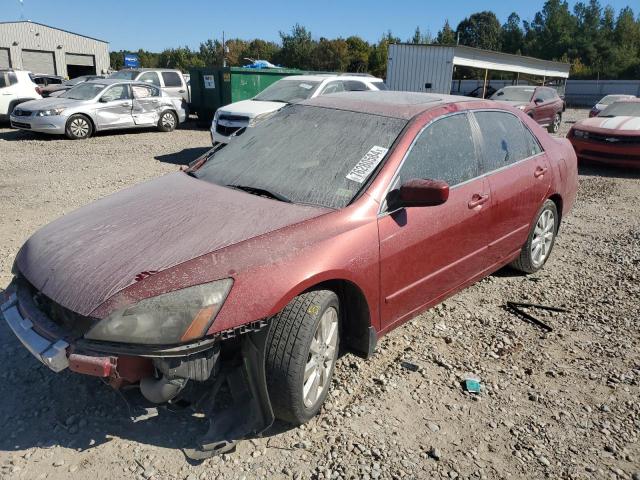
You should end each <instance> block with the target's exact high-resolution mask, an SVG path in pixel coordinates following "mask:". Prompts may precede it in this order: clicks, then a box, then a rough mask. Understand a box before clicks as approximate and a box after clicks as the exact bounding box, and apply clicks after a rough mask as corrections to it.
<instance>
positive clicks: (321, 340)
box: [265, 290, 340, 425]
mask: <svg viewBox="0 0 640 480" xmlns="http://www.w3.org/2000/svg"><path fill="white" fill-rule="evenodd" d="M339 327H340V304H339V301H338V297H337V295H336V294H335V293H333V292H331V291H329V290H317V291H313V292H308V293H304V294H302V295H300V296H298V297H296V298H295V299H293V300H292V301H291V303H289V304H288V305H287V306H286V307H285V308H284V310H283V311H282V312H280V313H279V314H278V315H276V317H274V318H273V320H272V324H271V328H270V331H269V337H268V339H267V351H266V359H265V367H266V378H267V388H268V391H269V398H270V399H271V405H272V407H273V412H274V414H275V415H276V417H278V418H279V419H281V420H284V421H286V422H289V423H292V424H296V425H298V424H301V423H305V422H307V421H308V420H310V419H311V418H312V417H313V416H315V415H316V414H317V413H318V411H319V410H320V407H321V406H322V404H323V402H324V400H325V398H326V397H327V393H328V392H329V386H330V385H331V378H332V376H333V370H334V368H335V364H336V360H337V358H338V347H339V344H340V338H339V330H340V328H339Z"/></svg>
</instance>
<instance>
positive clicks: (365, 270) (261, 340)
mask: <svg viewBox="0 0 640 480" xmlns="http://www.w3.org/2000/svg"><path fill="white" fill-rule="evenodd" d="M576 188H577V165H576V157H575V153H574V151H573V149H572V148H571V145H570V144H569V142H568V141H567V140H566V139H553V138H551V137H550V136H549V135H548V134H547V133H546V132H544V131H543V130H542V129H541V128H540V127H539V126H538V125H537V124H536V123H535V122H534V121H533V120H532V119H531V118H529V117H528V116H527V115H525V114H524V113H522V112H521V111H518V110H515V109H512V108H510V107H505V106H501V105H500V104H498V103H496V102H491V101H487V100H472V99H465V98H462V97H452V96H445V95H442V96H441V95H432V94H421V93H400V92H384V91H383V92H351V93H344V94H337V95H329V96H322V97H318V98H315V99H313V100H308V101H305V102H302V103H300V104H295V105H290V106H288V107H286V108H284V109H282V110H281V111H280V112H278V113H277V114H275V115H274V116H273V117H271V118H269V119H267V120H265V121H264V122H261V123H260V124H259V125H256V126H255V128H252V129H250V130H247V132H246V133H244V134H243V135H242V136H239V137H238V138H237V139H236V141H235V142H233V143H231V144H229V145H228V146H226V147H225V148H223V149H219V150H216V149H213V150H211V151H210V152H208V153H207V154H205V155H204V156H203V157H201V158H200V159H199V160H197V161H196V162H194V164H192V166H191V167H190V168H188V169H187V170H186V171H182V172H176V173H173V174H169V175H166V176H163V177H161V178H158V179H155V180H152V181H149V182H146V183H143V184H141V185H137V186H134V187H131V188H128V189H126V190H124V191H121V192H119V193H116V194H113V195H111V196H108V197H106V198H104V199H101V200H98V201H97V202H95V203H93V204H91V205H88V206H86V207H83V208H81V209H79V210H77V211H75V212H73V213H70V214H68V215H65V216H64V217H62V218H60V219H59V220H56V221H54V222H53V223H51V224H49V225H46V226H44V227H42V228H41V229H40V230H39V231H37V232H36V233H35V234H34V235H33V236H32V237H31V238H30V239H29V240H27V242H26V243H25V244H24V245H23V247H22V248H21V250H20V252H19V253H18V256H17V258H16V261H15V264H14V274H15V279H14V281H13V283H12V284H11V286H10V288H9V289H8V292H9V293H8V299H7V301H6V303H4V305H3V306H2V310H3V312H4V317H5V319H6V321H7V322H8V324H9V326H10V327H11V328H12V330H13V331H14V332H15V334H16V335H17V336H18V338H19V339H20V340H21V341H22V343H24V345H25V346H26V347H27V348H28V349H29V350H30V351H31V352H32V353H33V354H34V355H35V356H36V357H37V358H38V359H39V360H41V361H42V362H43V363H45V364H46V365H48V366H49V367H50V368H51V369H53V370H54V371H60V370H63V369H65V368H67V367H68V368H69V369H70V370H72V371H76V372H79V373H84V374H89V375H97V376H101V377H105V378H107V379H108V380H109V381H110V382H111V383H112V384H113V385H114V386H119V385H121V384H123V383H136V382H140V388H141V391H142V393H143V395H144V396H145V397H146V398H148V399H149V400H151V401H153V402H166V401H170V400H172V399H175V398H176V396H178V395H182V394H184V392H186V391H187V389H185V386H186V385H187V383H190V384H192V385H202V386H204V387H206V388H205V389H206V390H207V391H208V393H210V395H211V398H215V393H212V392H217V391H218V389H219V388H220V386H221V385H222V384H224V383H225V382H226V383H227V384H228V385H229V386H230V390H231V393H232V395H233V397H234V399H235V400H234V402H233V404H232V406H231V407H230V408H229V409H228V410H227V411H226V412H225V413H224V414H216V415H215V418H216V420H215V421H213V422H212V427H211V430H210V431H209V433H208V434H207V437H206V439H205V440H204V441H203V445H204V446H205V447H201V448H200V449H197V450H196V451H192V452H190V455H192V456H193V458H201V457H202V456H207V455H210V454H211V453H212V452H215V453H219V452H222V451H226V450H228V449H229V448H231V446H232V442H230V440H231V439H238V438H242V437H244V436H246V435H249V434H255V433H256V432H260V431H262V430H264V429H265V428H267V427H268V426H269V425H270V424H271V422H272V421H273V419H274V415H275V416H276V417H278V418H280V419H282V420H285V421H288V422H291V423H294V424H299V423H302V422H306V421H307V420H309V419H310V418H311V417H313V416H314V415H315V414H316V413H317V412H318V410H319V409H320V407H321V405H322V403H323V401H324V399H325V397H326V395H327V392H328V389H329V386H330V384H331V377H332V373H333V369H334V366H335V362H336V359H337V356H338V352H339V351H351V352H354V353H356V354H359V355H362V356H364V357H368V356H369V355H371V354H372V353H373V352H374V349H375V346H376V342H377V341H378V339H379V338H380V336H382V335H384V334H385V333H387V332H389V331H390V330H392V329H393V328H395V327H397V326H399V325H401V324H403V323H404V322H406V321H408V320H409V319H411V318H413V317H415V316H416V315H418V314H419V313H420V312H423V311H424V310H426V309H427V308H429V307H431V306H433V305H436V304H437V303H439V302H441V301H442V300H444V299H445V298H447V297H449V296H451V295H453V294H455V293H456V292H458V291H459V290H461V289H463V288H465V287H466V286H468V285H471V284H472V283H474V282H476V281H477V280H479V279H481V278H483V277H485V276H487V275H489V274H490V273H492V272H494V271H496V270H498V269H499V268H501V267H503V266H505V265H508V264H511V265H513V266H514V267H515V268H517V269H519V270H521V271H523V272H529V273H531V272H535V271H537V270H539V269H540V268H542V266H543V265H544V264H545V262H546V261H547V259H548V258H549V255H550V253H551V250H552V248H553V245H554V241H555V238H556V234H557V232H558V227H559V225H560V222H561V220H562V218H563V217H564V216H565V215H567V213H568V212H569V210H570V209H571V207H572V205H573V203H574V200H575V197H576ZM191 390H192V389H189V391H191ZM181 392H183V393H181Z"/></svg>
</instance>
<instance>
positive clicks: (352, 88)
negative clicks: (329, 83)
mask: <svg viewBox="0 0 640 480" xmlns="http://www.w3.org/2000/svg"><path fill="white" fill-rule="evenodd" d="M344 89H345V90H346V91H347V92H364V91H365V90H369V88H368V87H367V86H366V85H365V83H364V82H358V81H357V80H347V81H345V82H344Z"/></svg>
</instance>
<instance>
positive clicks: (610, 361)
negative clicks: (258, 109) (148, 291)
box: [0, 110, 640, 480]
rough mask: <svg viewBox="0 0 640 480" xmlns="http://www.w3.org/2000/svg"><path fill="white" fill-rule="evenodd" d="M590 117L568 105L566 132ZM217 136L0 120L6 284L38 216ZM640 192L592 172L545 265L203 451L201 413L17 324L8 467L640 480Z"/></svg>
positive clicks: (45, 471) (6, 351) (1, 260)
mask: <svg viewBox="0 0 640 480" xmlns="http://www.w3.org/2000/svg"><path fill="white" fill-rule="evenodd" d="M584 116H586V111H575V110H572V111H568V112H567V115H566V116H565V122H564V124H563V132H561V133H562V134H566V131H567V130H568V128H569V123H570V122H571V121H574V120H575V119H578V118H583V117H584ZM208 144H209V136H208V132H206V131H199V130H191V129H188V128H183V129H180V130H179V131H176V132H174V133H171V134H161V133H156V132H133V133H122V134H115V135H113V134H111V135H100V136H98V137H96V138H92V139H90V140H88V141H85V142H71V141H66V140H58V139H49V138H42V137H36V136H32V135H30V134H26V133H21V132H17V131H13V130H9V129H0V175H1V178H2V181H1V182H2V183H0V199H1V201H0V221H1V225H2V229H1V230H0V276H1V278H0V280H1V281H2V283H3V284H6V283H8V282H9V280H10V266H11V262H12V261H13V258H14V256H15V253H16V252H17V250H18V248H19V247H20V245H21V244H22V242H23V241H24V240H25V239H26V238H27V237H28V236H29V235H30V234H31V233H32V232H33V231H34V230H35V229H36V228H38V227H39V226H41V225H43V224H45V223H47V222H49V221H51V220H53V219H54V218H56V217H58V216H60V215H62V214H64V213H65V212H68V211H70V210H72V209H74V208H77V207H79V206H81V205H84V204H86V203H89V202H90V201H92V200H94V199H96V198H100V197H103V196H105V195H107V194H109V193H111V192H114V191H116V190H119V189H121V188H123V187H124V186H126V185H130V184H133V183H137V182H140V181H143V180H145V179H147V178H150V177H154V176H158V175H160V174H163V173H165V172H169V171H172V170H175V169H176V164H180V163H185V162H187V161H189V160H191V159H193V158H195V157H196V156H197V155H198V154H199V153H200V152H202V151H204V147H205V146H206V145H208ZM201 146H202V147H201ZM171 152H179V153H171ZM639 196H640V175H637V174H625V173H624V172H621V171H615V170H604V169H595V168H591V169H583V170H582V171H581V175H580V191H579V197H578V202H577V205H576V207H575V209H574V211H573V213H572V215H571V216H570V217H568V218H566V219H564V222H563V226H562V229H561V234H560V236H559V238H558V241H557V244H556V246H555V250H554V252H553V255H552V257H551V259H550V261H549V263H548V264H547V265H546V267H545V268H544V269H543V270H542V271H541V272H539V273H537V274H535V275H531V276H528V277H523V276H519V275H517V274H515V273H514V272H512V271H510V270H503V271H500V272H498V273H496V274H495V275H493V276H491V277H489V278H487V279H485V280H482V281H481V282H478V283H477V284H476V285H474V286H473V287H471V288H469V289H467V290H465V291H464V292H462V293H460V294H458V295H456V296H455V297H453V298H451V299H449V300H447V301H446V302H445V303H443V304H441V305H440V306H438V307H436V308H434V309H432V310H430V311H428V312H427V313H425V314H424V315H422V316H420V317H418V318H416V319H414V320H413V321H411V322H410V323H408V324H406V325H405V326H403V327H401V328H398V329H397V330H395V331H394V332H392V333H391V334H389V335H388V336H386V337H385V338H384V339H383V340H382V341H381V342H380V344H379V349H378V353H377V354H376V355H375V356H374V357H373V358H372V359H370V360H369V361H363V360H360V359H358V358H355V357H353V356H351V355H347V356H345V357H343V358H342V359H341V360H340V361H339V365H338V367H337V370H336V376H335V379H334V382H333V387H332V391H331V393H330V397H329V399H328V401H327V404H326V406H325V408H324V409H323V411H322V412H321V414H320V415H319V416H317V417H316V418H315V419H313V420H312V421H311V422H310V423H309V424H307V425H306V426H301V427H299V428H290V427H288V426H287V425H282V424H278V425H276V426H275V427H274V428H273V429H272V431H270V432H269V435H268V436H267V437H266V438H259V439H255V440H251V441H246V442H243V443H241V444H240V445H239V447H238V449H237V451H236V452H235V453H233V454H230V455H224V456H222V457H218V458H213V459H210V460H207V461H205V462H203V463H200V464H196V463H189V462H187V461H186V460H185V458H184V456H183V454H182V453H181V451H180V450H179V448H181V447H185V446H190V445H191V441H192V440H193V438H194V436H195V435H196V434H197V433H199V432H202V430H203V428H204V423H203V420H202V418H198V417H197V416H192V415H190V414H189V412H187V411H177V412H175V411H169V410H167V409H164V408H161V409H158V410H153V409H151V410H146V411H145V410H141V408H140V406H139V404H137V403H136V394H135V392H129V393H125V395H121V394H119V393H117V392H114V391H112V390H111V389H110V388H109V387H107V386H105V385H103V384H102V383H101V382H100V381H98V380H96V379H94V378H88V377H83V376H80V375H74V374H70V373H62V374H60V375H55V374H53V373H51V372H49V371H48V370H47V369H46V368H45V367H43V366H41V365H39V364H38V363H37V362H36V361H35V360H34V359H33V358H32V357H31V356H30V355H29V354H28V353H27V352H26V351H25V350H24V348H22V346H20V345H18V343H17V341H16V340H15V339H14V338H13V337H12V335H11V334H10V332H9V331H8V329H7V328H6V327H5V326H4V324H2V325H0V347H1V348H0V362H1V363H2V364H3V365H5V368H3V369H2V370H1V371H0V381H1V382H2V384H3V387H2V392H3V394H2V395H1V396H0V432H2V433H3V434H2V435H0V478H2V479H30V480H31V479H43V478H49V479H86V478H91V479H95V480H98V479H112V478H134V479H147V480H149V479H158V480H160V479H181V480H182V479H188V480H196V479H214V478H218V479H223V478H224V479H233V478H245V479H247V480H248V479H253V478H318V479H321V478H322V479H329V478H331V479H337V478H345V479H346V478H353V479H360V478H363V479H378V478H380V479H387V478H394V479H400V478H403V479H404V478H449V479H456V478H460V479H464V478H470V479H476V478H487V479H489V478H585V479H586V478H598V479H599V478H611V479H616V478H620V479H631V478H633V480H637V479H639V478H640V441H639V436H640V388H639V383H640V338H639V337H640V335H639V328H638V327H639V319H640V307H639V302H638V299H639V298H640V268H639V265H640V216H639V215H638V210H637V199H638V197H639ZM507 300H524V301H533V302H538V303H544V304H549V305H555V306H560V307H565V308H567V309H568V310H569V312H568V313H541V314H540V315H539V316H540V318H542V319H543V320H544V321H545V322H547V323H548V324H550V325H552V326H553V327H554V331H553V332H552V333H544V332H542V331H541V330H540V329H538V328H536V327H534V326H533V325H531V324H528V323H524V322H523V321H522V320H520V319H518V318H516V317H514V316H513V315H511V314H509V313H507V312H506V311H504V310H503V309H502V308H501V306H502V305H503V304H504V303H505V302H506V301H507ZM403 362H405V363H403ZM406 362H408V363H406ZM412 365H415V367H416V368H417V369H416V368H406V367H407V366H412ZM467 373H472V374H475V375H477V376H478V377H479V378H480V379H481V383H482V391H481V393H480V394H479V395H472V394H468V393H466V392H464V391H463V389H462V388H461V385H460V382H461V379H462V378H463V376H464V375H465V374H467ZM132 418H133V420H132Z"/></svg>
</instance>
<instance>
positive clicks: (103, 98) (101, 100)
mask: <svg viewBox="0 0 640 480" xmlns="http://www.w3.org/2000/svg"><path fill="white" fill-rule="evenodd" d="M98 101H99V102H100V103H109V99H108V98H106V97H100V100H98Z"/></svg>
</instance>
